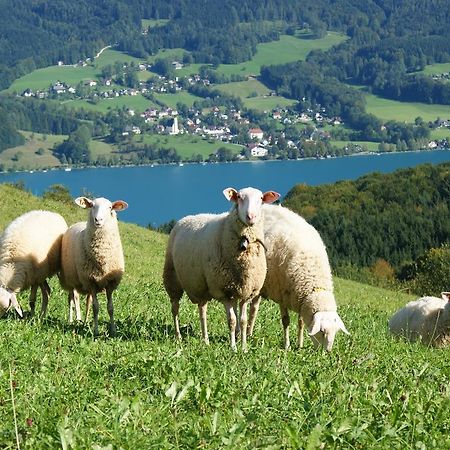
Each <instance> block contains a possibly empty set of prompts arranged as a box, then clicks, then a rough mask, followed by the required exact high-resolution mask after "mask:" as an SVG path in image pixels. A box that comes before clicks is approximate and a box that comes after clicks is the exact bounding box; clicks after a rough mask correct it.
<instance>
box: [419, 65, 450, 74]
mask: <svg viewBox="0 0 450 450" xmlns="http://www.w3.org/2000/svg"><path fill="white" fill-rule="evenodd" d="M447 72H450V63H441V64H430V65H428V66H425V68H424V69H423V70H422V71H421V73H424V74H425V75H433V74H439V73H447Z"/></svg>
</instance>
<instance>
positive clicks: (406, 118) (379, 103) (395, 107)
mask: <svg viewBox="0 0 450 450" xmlns="http://www.w3.org/2000/svg"><path fill="white" fill-rule="evenodd" d="M365 98H366V110H367V112H368V113H371V114H374V115H375V116H377V117H379V118H380V119H383V120H397V121H399V122H409V123H412V122H414V119H415V118H416V117H419V116H420V117H422V119H424V120H425V121H434V120H436V119H437V118H438V117H440V118H442V119H444V118H450V106H449V105H429V104H426V103H412V102H399V101H396V100H388V99H385V98H382V97H378V96H376V95H373V94H368V93H366V94H365Z"/></svg>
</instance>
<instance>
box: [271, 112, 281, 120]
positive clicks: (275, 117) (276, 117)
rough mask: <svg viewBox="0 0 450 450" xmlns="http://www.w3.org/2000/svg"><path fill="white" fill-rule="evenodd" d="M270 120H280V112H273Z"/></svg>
mask: <svg viewBox="0 0 450 450" xmlns="http://www.w3.org/2000/svg"><path fill="white" fill-rule="evenodd" d="M272 118H273V119H275V120H280V119H281V112H280V111H275V112H274V113H273V114H272Z"/></svg>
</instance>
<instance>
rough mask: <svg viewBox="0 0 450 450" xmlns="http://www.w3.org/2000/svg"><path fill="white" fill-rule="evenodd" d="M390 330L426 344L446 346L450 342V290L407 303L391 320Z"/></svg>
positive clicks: (396, 334)
mask: <svg viewBox="0 0 450 450" xmlns="http://www.w3.org/2000/svg"><path fill="white" fill-rule="evenodd" d="M389 331H390V332H391V333H392V334H393V335H394V336H403V337H405V338H406V339H407V340H409V341H411V342H414V341H417V340H420V341H421V342H422V343H423V344H425V345H432V346H433V347H445V346H447V345H449V344H450V292H442V293H441V298H439V297H422V298H419V299H418V300H414V301H411V302H409V303H407V304H406V305H405V306H404V307H403V308H401V309H399V310H398V311H397V312H396V313H395V314H394V315H393V316H392V318H391V320H390V321H389Z"/></svg>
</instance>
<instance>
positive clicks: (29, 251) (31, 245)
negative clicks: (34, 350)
mask: <svg viewBox="0 0 450 450" xmlns="http://www.w3.org/2000/svg"><path fill="white" fill-rule="evenodd" d="M66 230H67V223H66V221H65V220H64V218H63V217H62V216H60V215H59V214H57V213H54V212H51V211H41V210H36V211H30V212H28V213H25V214H22V215H21V216H19V217H17V218H16V219H15V220H13V221H12V222H11V223H10V224H9V225H8V226H7V227H6V229H5V230H4V232H3V234H2V235H1V237H0V286H1V287H0V296H1V298H2V299H3V300H1V303H2V305H3V308H2V309H4V307H5V306H6V305H9V304H10V305H11V306H13V307H14V308H15V309H16V311H17V312H19V311H20V312H19V314H20V315H22V314H21V313H22V310H21V309H20V306H19V304H18V302H17V299H16V296H15V293H17V292H19V291H23V290H26V289H28V288H31V293H30V309H31V311H30V314H31V315H33V314H34V310H35V306H36V294H37V289H38V287H40V288H41V292H42V305H41V317H43V316H44V315H45V313H46V311H47V305H48V299H49V295H50V287H49V285H48V283H47V278H49V277H51V276H52V275H55V274H56V273H57V272H58V271H59V269H60V266H61V240H62V236H63V234H64V232H65V231H66Z"/></svg>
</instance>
